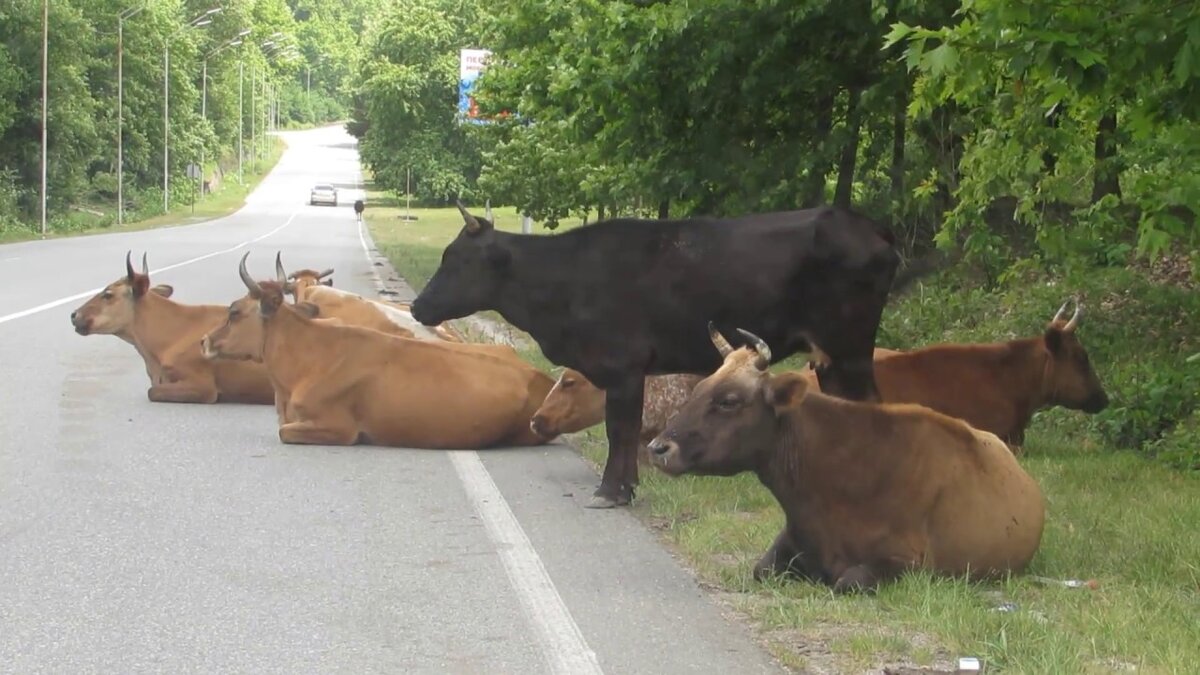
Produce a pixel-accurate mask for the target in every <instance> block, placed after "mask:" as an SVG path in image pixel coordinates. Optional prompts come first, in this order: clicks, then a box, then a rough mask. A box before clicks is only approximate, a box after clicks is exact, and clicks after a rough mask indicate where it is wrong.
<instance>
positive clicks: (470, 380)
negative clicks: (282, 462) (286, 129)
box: [208, 254, 553, 449]
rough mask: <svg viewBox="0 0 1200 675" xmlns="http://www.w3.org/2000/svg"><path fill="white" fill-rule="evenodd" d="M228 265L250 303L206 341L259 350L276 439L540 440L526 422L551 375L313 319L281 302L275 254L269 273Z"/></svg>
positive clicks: (221, 349)
mask: <svg viewBox="0 0 1200 675" xmlns="http://www.w3.org/2000/svg"><path fill="white" fill-rule="evenodd" d="M247 255H248V254H247ZM238 272H239V274H240V276H241V278H242V282H243V283H244V284H245V285H246V288H247V290H248V291H249V292H250V296H251V297H252V298H254V299H255V300H257V302H258V308H257V311H255V312H250V313H237V314H234V313H232V312H231V313H230V314H229V316H228V320H227V321H226V323H225V325H223V326H221V327H220V328H218V329H217V330H215V331H213V333H212V334H211V335H210V336H209V339H208V344H209V345H210V348H211V350H212V351H213V352H216V353H217V354H220V355H222V356H230V357H235V358H237V357H242V358H246V357H247V356H248V355H250V354H253V353H254V352H255V351H256V350H261V354H262V359H263V362H264V363H265V364H266V366H267V369H268V370H269V371H270V373H271V381H272V383H273V384H274V386H275V392H276V396H277V398H278V400H280V401H284V402H285V403H284V404H283V405H284V410H285V411H286V414H287V419H288V421H287V422H286V423H285V424H283V425H281V426H280V427H279V439H280V440H281V441H283V442H284V443H314V444H328V445H352V444H354V443H356V442H359V441H360V440H365V441H367V442H370V443H373V444H376V445H391V446H400V447H415V448H464V449H466V448H474V449H479V448H488V447H496V446H519V445H540V444H542V443H545V442H546V441H549V440H550V439H549V438H546V437H543V436H539V435H537V434H534V433H533V432H532V431H531V430H530V429H529V417H530V416H531V415H532V414H533V411H534V410H535V409H536V408H537V406H538V405H539V404H540V403H541V402H542V401H543V400H544V399H545V398H546V393H547V392H549V391H550V387H551V386H552V385H553V381H552V380H551V379H550V378H549V377H547V376H546V375H545V374H544V373H542V372H540V371H538V370H537V369H535V368H534V367H533V366H530V365H529V364H527V363H524V362H522V361H516V360H512V359H506V358H501V357H497V356H495V355H493V354H489V353H484V352H481V351H469V350H467V349H465V348H464V347H465V346H464V345H448V344H444V343H441V342H437V341H432V340H431V341H425V340H413V339H408V338H402V337H396V336H393V335H386V334H383V333H380V332H378V331H375V330H371V329H368V328H362V327H358V326H338V325H331V324H322V323H320V322H318V321H314V320H313V318H314V317H315V316H316V315H317V313H318V312H319V311H320V310H319V309H318V308H317V306H316V305H313V304H311V303H307V302H301V303H299V304H296V305H289V304H287V303H285V302H284V292H285V290H284V289H285V288H286V287H287V278H286V275H285V274H284V272H283V268H282V266H281V265H280V264H279V262H278V258H276V275H277V280H275V281H263V282H255V281H254V279H252V278H251V277H250V274H249V273H248V272H247V271H246V257H245V256H243V257H242V262H241V265H240V266H239V269H238ZM256 323H257V324H259V325H260V327H261V330H260V331H256V330H254V329H253V325H254V324H256ZM256 336H257V337H256Z"/></svg>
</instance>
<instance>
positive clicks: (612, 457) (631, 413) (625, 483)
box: [588, 373, 646, 509]
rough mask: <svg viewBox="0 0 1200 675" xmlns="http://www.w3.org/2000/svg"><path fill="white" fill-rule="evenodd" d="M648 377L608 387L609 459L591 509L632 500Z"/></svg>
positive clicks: (638, 376)
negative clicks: (643, 399)
mask: <svg viewBox="0 0 1200 675" xmlns="http://www.w3.org/2000/svg"><path fill="white" fill-rule="evenodd" d="M645 388H646V378H645V376H644V375H642V374H641V373H635V374H634V375H633V377H630V378H627V379H626V380H625V381H624V382H621V383H620V384H617V385H615V386H613V387H611V388H609V389H606V390H605V420H604V421H605V426H606V427H607V429H606V431H607V433H608V459H607V461H605V463H604V475H603V476H602V477H601V478H600V487H599V488H597V489H596V492H595V493H594V494H593V495H592V500H591V502H589V503H588V508H591V509H610V508H613V507H614V506H623V505H626V504H629V503H630V502H631V501H633V489H634V486H636V485H637V482H638V467H637V450H638V439H639V438H640V437H641V433H642V397H643V396H644V395H645Z"/></svg>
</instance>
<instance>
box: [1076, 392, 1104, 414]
mask: <svg viewBox="0 0 1200 675" xmlns="http://www.w3.org/2000/svg"><path fill="white" fill-rule="evenodd" d="M1107 407H1108V394H1105V393H1104V392H1102V391H1101V392H1097V393H1095V394H1093V395H1092V396H1090V397H1088V400H1086V401H1084V402H1083V406H1081V408H1082V409H1083V412H1085V413H1088V414H1089V415H1095V414H1096V413H1098V412H1100V411H1101V410H1104V409H1105V408H1107Z"/></svg>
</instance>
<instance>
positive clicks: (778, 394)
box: [767, 373, 808, 410]
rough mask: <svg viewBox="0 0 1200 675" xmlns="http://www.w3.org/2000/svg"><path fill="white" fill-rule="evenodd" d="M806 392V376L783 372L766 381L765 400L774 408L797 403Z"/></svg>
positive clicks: (802, 398)
mask: <svg viewBox="0 0 1200 675" xmlns="http://www.w3.org/2000/svg"><path fill="white" fill-rule="evenodd" d="M806 394H808V378H806V377H804V376H803V375H801V374H800V373H783V374H782V375H777V376H775V377H772V378H771V379H770V380H768V382H767V400H768V401H769V402H770V404H771V405H772V406H774V407H775V409H776V410H778V409H780V408H789V407H791V406H794V405H798V404H799V403H800V401H803V400H804V396H805V395H806Z"/></svg>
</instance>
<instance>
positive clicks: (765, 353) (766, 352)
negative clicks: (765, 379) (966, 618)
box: [738, 328, 771, 370]
mask: <svg viewBox="0 0 1200 675" xmlns="http://www.w3.org/2000/svg"><path fill="white" fill-rule="evenodd" d="M738 332H739V333H741V334H742V337H744V338H746V339H747V340H749V341H750V343H751V344H753V345H754V351H756V352H758V359H757V360H755V363H754V365H755V366H757V367H758V369H759V370H766V369H767V366H769V365H771V348H770V347H768V346H767V343H765V342H763V339H762V338H760V337H758V336H757V335H755V334H754V333H751V332H750V331H748V330H745V329H742V328H739V329H738Z"/></svg>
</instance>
